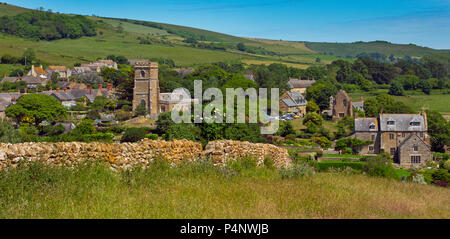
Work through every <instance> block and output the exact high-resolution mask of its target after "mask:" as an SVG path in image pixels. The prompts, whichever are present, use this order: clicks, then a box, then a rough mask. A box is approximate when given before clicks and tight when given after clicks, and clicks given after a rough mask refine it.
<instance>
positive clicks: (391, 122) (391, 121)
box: [387, 120, 395, 125]
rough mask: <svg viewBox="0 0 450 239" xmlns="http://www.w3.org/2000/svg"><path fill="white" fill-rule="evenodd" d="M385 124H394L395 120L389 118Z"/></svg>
mask: <svg viewBox="0 0 450 239" xmlns="http://www.w3.org/2000/svg"><path fill="white" fill-rule="evenodd" d="M387 125H395V121H393V120H389V121H388V122H387Z"/></svg>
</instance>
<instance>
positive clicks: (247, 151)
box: [203, 140, 292, 168]
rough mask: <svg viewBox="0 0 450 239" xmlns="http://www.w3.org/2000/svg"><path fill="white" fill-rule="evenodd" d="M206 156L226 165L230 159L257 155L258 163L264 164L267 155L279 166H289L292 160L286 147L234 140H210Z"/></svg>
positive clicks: (205, 151)
mask: <svg viewBox="0 0 450 239" xmlns="http://www.w3.org/2000/svg"><path fill="white" fill-rule="evenodd" d="M203 154H204V156H205V157H210V158H212V160H213V162H214V163H216V164H219V165H226V163H227V162H228V160H234V159H239V158H243V157H255V158H256V160H257V162H258V164H262V163H263V162H264V159H265V158H266V157H269V158H271V159H272V160H273V161H274V164H275V167H277V168H283V167H284V168H289V167H290V166H292V161H291V159H290V157H289V154H288V152H287V150H286V149H284V148H280V147H277V146H275V145H272V144H254V143H249V142H242V141H233V140H218V141H212V142H209V143H208V145H206V147H205V150H204V152H203Z"/></svg>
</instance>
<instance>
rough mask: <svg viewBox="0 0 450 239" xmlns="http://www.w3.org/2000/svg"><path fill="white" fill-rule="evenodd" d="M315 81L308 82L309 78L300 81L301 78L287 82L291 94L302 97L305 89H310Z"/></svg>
mask: <svg viewBox="0 0 450 239" xmlns="http://www.w3.org/2000/svg"><path fill="white" fill-rule="evenodd" d="M314 83H316V81H315V80H314V78H313V79H312V80H309V77H308V78H307V79H306V80H302V78H301V77H298V78H290V79H289V81H288V86H289V88H290V91H291V92H298V93H300V94H302V95H304V94H305V93H306V89H308V87H311V86H312V85H313V84H314Z"/></svg>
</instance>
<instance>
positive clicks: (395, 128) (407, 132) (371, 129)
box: [352, 112, 432, 168]
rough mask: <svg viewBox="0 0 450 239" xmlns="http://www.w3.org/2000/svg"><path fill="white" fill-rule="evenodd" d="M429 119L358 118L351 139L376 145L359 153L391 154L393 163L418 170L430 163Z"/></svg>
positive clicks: (397, 116)
mask: <svg viewBox="0 0 450 239" xmlns="http://www.w3.org/2000/svg"><path fill="white" fill-rule="evenodd" d="M427 130H428V127H427V116H426V114H425V112H422V113H421V114H380V116H379V118H378V119H377V118H355V132H354V134H353V135H352V137H355V138H357V139H360V140H364V141H367V140H370V141H373V143H372V144H370V145H367V146H363V147H362V148H361V149H360V153H361V154H363V155H367V154H378V153H381V152H389V153H390V154H391V156H392V158H393V161H394V163H397V164H399V165H400V166H403V167H405V168H410V167H419V166H423V165H425V164H426V162H427V161H429V160H431V158H432V155H431V149H430V138H429V136H428V133H427Z"/></svg>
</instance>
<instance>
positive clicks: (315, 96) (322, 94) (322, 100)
mask: <svg viewBox="0 0 450 239" xmlns="http://www.w3.org/2000/svg"><path fill="white" fill-rule="evenodd" d="M337 92H338V89H337V87H336V86H335V85H334V84H333V83H331V82H330V81H322V82H320V83H319V82H317V83H316V84H314V85H313V86H311V87H309V88H308V89H307V90H306V99H307V100H308V101H310V100H314V102H316V104H317V105H318V106H319V108H320V110H326V109H328V108H329V107H330V96H333V95H336V94H337Z"/></svg>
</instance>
